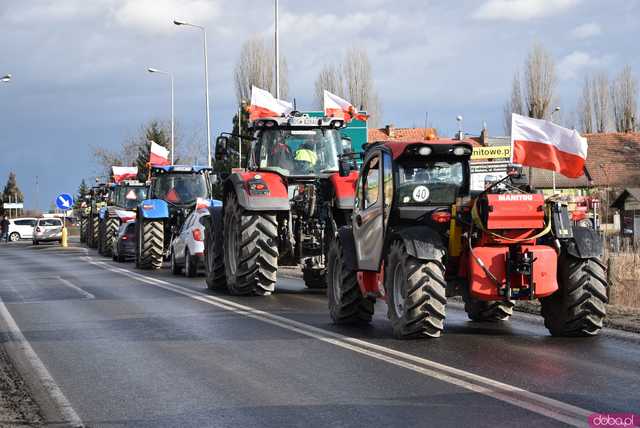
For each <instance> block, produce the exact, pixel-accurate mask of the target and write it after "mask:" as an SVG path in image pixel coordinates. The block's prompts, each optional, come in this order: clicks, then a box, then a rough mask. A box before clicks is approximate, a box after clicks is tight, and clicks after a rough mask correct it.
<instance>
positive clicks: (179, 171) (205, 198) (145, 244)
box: [136, 165, 221, 269]
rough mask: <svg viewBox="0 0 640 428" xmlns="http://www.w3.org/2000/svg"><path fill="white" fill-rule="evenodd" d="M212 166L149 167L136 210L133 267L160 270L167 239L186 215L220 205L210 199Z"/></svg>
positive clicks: (169, 241) (164, 257) (170, 239)
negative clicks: (142, 197) (144, 191)
mask: <svg viewBox="0 0 640 428" xmlns="http://www.w3.org/2000/svg"><path fill="white" fill-rule="evenodd" d="M212 171H213V170H212V169H211V168H208V167H203V166H181V165H168V166H152V167H151V171H150V175H151V184H150V186H149V193H148V198H149V199H145V200H143V201H142V202H141V203H140V205H139V207H138V210H137V212H136V240H137V245H136V267H137V268H139V269H160V268H161V267H162V262H163V261H164V260H165V259H166V257H167V255H168V252H169V248H170V244H171V241H172V239H173V237H174V236H176V235H177V234H179V233H180V229H181V228H182V225H183V224H184V221H185V219H186V218H187V217H188V216H189V214H190V213H191V212H192V211H193V210H195V209H196V208H200V207H203V208H204V207H209V206H212V205H219V204H221V202H220V201H218V200H215V199H211V195H212V184H213V177H214V176H213V174H212Z"/></svg>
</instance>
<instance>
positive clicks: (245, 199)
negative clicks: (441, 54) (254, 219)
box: [225, 172, 290, 211]
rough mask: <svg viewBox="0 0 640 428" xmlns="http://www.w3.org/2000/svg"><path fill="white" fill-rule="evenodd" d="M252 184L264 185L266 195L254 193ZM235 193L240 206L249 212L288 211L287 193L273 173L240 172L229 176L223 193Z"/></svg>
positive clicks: (283, 184)
mask: <svg viewBox="0 0 640 428" xmlns="http://www.w3.org/2000/svg"><path fill="white" fill-rule="evenodd" d="M252 183H260V184H264V185H265V186H266V188H267V189H268V192H266V193H259V192H254V193H253V194H252V190H251V189H250V188H249V187H250V184H252ZM231 191H233V192H235V194H236V196H237V197H238V203H239V204H240V206H241V207H242V208H244V209H246V210H249V211H289V209H290V204H289V191H288V189H287V186H286V184H285V182H284V180H283V179H282V177H281V176H280V175H279V174H276V173H273V172H241V173H235V174H231V175H230V176H229V178H228V179H227V182H226V185H225V193H228V192H231Z"/></svg>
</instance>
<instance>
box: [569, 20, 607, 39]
mask: <svg viewBox="0 0 640 428" xmlns="http://www.w3.org/2000/svg"><path fill="white" fill-rule="evenodd" d="M601 33H602V28H600V25H598V24H596V23H595V22H590V23H588V24H582V25H579V26H577V27H576V28H574V29H573V30H572V31H571V37H573V38H574V39H588V38H590V37H594V36H598V35H600V34H601Z"/></svg>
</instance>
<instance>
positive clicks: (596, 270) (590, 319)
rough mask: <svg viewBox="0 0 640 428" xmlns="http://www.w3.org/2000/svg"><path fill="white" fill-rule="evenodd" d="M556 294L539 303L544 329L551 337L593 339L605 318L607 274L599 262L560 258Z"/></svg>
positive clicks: (562, 256) (565, 255)
mask: <svg viewBox="0 0 640 428" xmlns="http://www.w3.org/2000/svg"><path fill="white" fill-rule="evenodd" d="M558 286H559V290H558V291H556V292H555V293H553V294H552V295H551V296H549V297H545V298H542V299H540V303H541V305H542V316H543V317H544V325H545V327H547V329H548V330H549V332H550V333H551V334H552V335H553V336H595V335H596V334H598V332H599V331H600V329H601V328H602V326H603V323H604V319H605V317H606V314H607V313H606V307H605V304H606V303H607V301H608V298H607V289H608V284H607V274H606V269H605V266H604V263H602V261H601V260H600V259H596V258H593V259H579V258H577V257H574V256H572V255H569V254H566V253H564V252H563V254H561V255H560V258H559V259H558Z"/></svg>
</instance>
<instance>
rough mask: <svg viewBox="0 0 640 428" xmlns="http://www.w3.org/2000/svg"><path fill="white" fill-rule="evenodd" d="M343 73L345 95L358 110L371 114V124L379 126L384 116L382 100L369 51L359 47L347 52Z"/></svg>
mask: <svg viewBox="0 0 640 428" xmlns="http://www.w3.org/2000/svg"><path fill="white" fill-rule="evenodd" d="M342 73H343V77H344V84H345V95H346V96H347V98H348V99H349V101H350V102H351V103H352V104H353V105H354V106H355V107H356V108H357V109H364V110H366V111H367V113H368V114H369V124H370V125H371V126H372V127H376V126H378V122H379V120H380V117H381V116H382V108H381V106H380V99H379V98H378V94H377V93H376V90H375V87H374V84H373V75H372V71H371V63H370V62H369V55H368V54H367V51H366V50H365V49H363V48H359V47H355V46H354V47H351V48H349V49H348V50H347V53H346V56H345V60H344V63H343V65H342Z"/></svg>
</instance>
